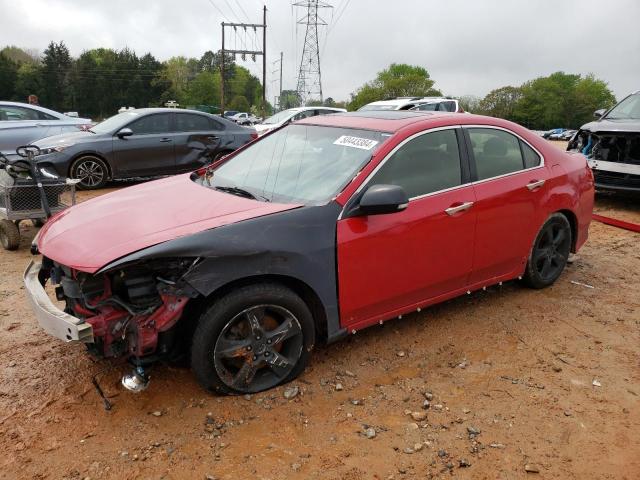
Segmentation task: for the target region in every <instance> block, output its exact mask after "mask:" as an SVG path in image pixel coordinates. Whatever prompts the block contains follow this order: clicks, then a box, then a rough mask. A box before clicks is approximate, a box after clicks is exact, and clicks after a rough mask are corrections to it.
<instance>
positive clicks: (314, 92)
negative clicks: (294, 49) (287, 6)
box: [293, 0, 333, 105]
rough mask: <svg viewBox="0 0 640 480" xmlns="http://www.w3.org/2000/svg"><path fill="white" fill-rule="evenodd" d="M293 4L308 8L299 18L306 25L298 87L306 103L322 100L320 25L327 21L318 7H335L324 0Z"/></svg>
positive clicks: (303, 0) (303, 101) (305, 0)
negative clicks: (320, 13)
mask: <svg viewBox="0 0 640 480" xmlns="http://www.w3.org/2000/svg"><path fill="white" fill-rule="evenodd" d="M293 5H294V6H296V7H305V8H306V9H307V13H306V14H305V15H304V16H303V17H302V18H300V19H299V20H298V23H299V24H300V25H306V31H305V34H304V47H303V50H302V59H301V60H300V70H299V71H298V86H297V88H296V90H297V92H298V95H299V96H300V100H301V101H302V104H303V105H304V104H305V103H306V102H307V101H308V100H313V99H314V98H319V99H320V101H322V75H321V73H320V46H319V38H318V26H319V25H325V26H326V25H327V22H325V21H324V20H323V19H322V18H321V17H320V16H319V15H318V9H321V8H333V6H331V5H330V4H329V3H327V2H325V1H323V0H302V1H299V2H297V3H294V4H293Z"/></svg>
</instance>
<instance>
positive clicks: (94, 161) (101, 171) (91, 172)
mask: <svg viewBox="0 0 640 480" xmlns="http://www.w3.org/2000/svg"><path fill="white" fill-rule="evenodd" d="M71 178H74V179H77V180H80V182H79V183H78V188H80V189H82V190H94V189H96V188H101V187H103V186H104V185H105V184H106V183H107V180H108V178H109V169H108V168H107V164H106V163H104V161H103V160H102V159H100V158H98V157H95V156H93V155H89V156H85V157H80V158H79V159H77V160H76V161H75V162H73V165H72V166H71Z"/></svg>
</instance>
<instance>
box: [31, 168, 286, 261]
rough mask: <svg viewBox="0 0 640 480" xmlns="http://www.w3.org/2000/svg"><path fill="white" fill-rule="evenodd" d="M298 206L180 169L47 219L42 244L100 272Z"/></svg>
mask: <svg viewBox="0 0 640 480" xmlns="http://www.w3.org/2000/svg"><path fill="white" fill-rule="evenodd" d="M297 206H298V205H284V204H278V203H268V202H259V201H256V200H251V199H248V198H242V197H239V196H236V195H230V194H227V193H223V192H218V191H215V190H212V189H210V188H205V187H202V186H201V185H198V184H196V183H194V182H192V181H191V179H190V177H189V175H188V174H185V175H178V176H176V177H170V178H165V179H162V180H156V181H153V182H148V183H144V184H141V185H136V186H133V187H129V188H126V189H123V190H119V191H118V192H113V193H109V194H107V195H102V196H100V197H97V198H94V199H91V200H88V201H86V202H83V203H80V204H78V205H76V206H74V207H72V208H69V209H68V210H65V211H64V212H62V213H61V214H60V215H58V216H56V218H55V219H52V220H51V221H49V222H47V224H46V225H45V226H44V227H43V228H42V230H41V231H40V237H39V241H38V244H39V246H40V251H41V253H42V254H43V255H45V256H46V257H48V258H50V259H52V260H54V261H56V262H58V263H60V264H62V265H67V266H69V267H71V268H73V269H75V270H81V271H83V272H87V273H94V272H96V271H98V270H99V269H100V268H101V267H103V266H105V265H106V264H108V263H109V262H112V261H113V260H116V259H118V258H120V257H122V256H124V255H127V254H130V253H132V252H135V251H137V250H140V249H142V248H146V247H150V246H152V245H155V244H158V243H161V242H166V241H167V240H172V239H174V238H178V237H182V236H185V235H191V234H193V233H197V232H201V231H203V230H206V229H210V228H215V227H219V226H222V225H227V224H230V223H235V222H240V221H242V220H246V219H249V218H255V217H259V216H262V215H268V214H271V213H276V212H282V211H285V210H289V209H292V208H296V207H297Z"/></svg>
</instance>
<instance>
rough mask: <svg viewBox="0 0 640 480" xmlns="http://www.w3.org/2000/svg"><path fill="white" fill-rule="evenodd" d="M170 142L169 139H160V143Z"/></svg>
mask: <svg viewBox="0 0 640 480" xmlns="http://www.w3.org/2000/svg"><path fill="white" fill-rule="evenodd" d="M170 141H171V139H170V138H161V139H160V143H167V142H170Z"/></svg>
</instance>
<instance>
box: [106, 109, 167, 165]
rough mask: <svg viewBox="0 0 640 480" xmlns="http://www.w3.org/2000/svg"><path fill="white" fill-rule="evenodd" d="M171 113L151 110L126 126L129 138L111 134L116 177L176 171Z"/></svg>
mask: <svg viewBox="0 0 640 480" xmlns="http://www.w3.org/2000/svg"><path fill="white" fill-rule="evenodd" d="M172 117H173V114H172V113H166V112H165V113H152V114H150V115H146V116H144V117H142V118H139V119H137V120H134V121H133V122H131V123H130V124H128V125H127V126H126V128H130V129H131V131H133V135H131V136H129V137H123V138H118V137H117V136H114V137H113V158H114V173H115V176H126V177H130V176H141V177H145V176H156V175H167V174H171V173H174V172H175V166H176V162H175V153H174V140H175V136H176V134H175V133H174V132H173V131H172V121H173V118H172Z"/></svg>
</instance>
